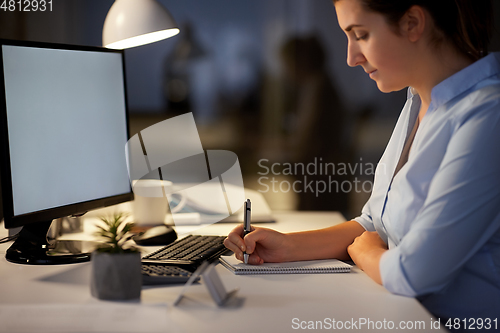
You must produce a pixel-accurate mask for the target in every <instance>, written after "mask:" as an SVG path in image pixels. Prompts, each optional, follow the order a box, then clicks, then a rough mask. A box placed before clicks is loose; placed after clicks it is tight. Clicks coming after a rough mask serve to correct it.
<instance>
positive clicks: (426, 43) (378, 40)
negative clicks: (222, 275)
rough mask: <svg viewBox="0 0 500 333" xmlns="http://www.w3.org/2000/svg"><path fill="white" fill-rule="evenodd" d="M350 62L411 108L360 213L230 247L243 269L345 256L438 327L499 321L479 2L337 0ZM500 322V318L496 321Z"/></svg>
mask: <svg viewBox="0 0 500 333" xmlns="http://www.w3.org/2000/svg"><path fill="white" fill-rule="evenodd" d="M334 4H335V8H336V12H337V17H338V21H339V25H340V27H341V28H342V29H343V31H344V32H345V34H346V35H347V39H348V52H347V53H348V55H347V63H348V65H349V66H353V67H354V66H361V67H363V69H364V70H365V72H366V73H367V75H369V76H370V77H371V78H372V79H373V80H374V81H375V82H376V83H377V86H378V88H379V89H380V90H381V91H382V92H390V91H396V90H401V89H403V88H406V87H408V99H407V101H406V104H405V105H404V108H403V110H402V112H401V115H400V117H399V120H398V122H397V124H396V127H395V129H394V132H393V134H392V136H391V139H390V141H389V143H388V145H387V148H386V150H385V152H384V154H383V156H382V158H381V160H380V164H379V165H384V167H383V168H382V167H380V168H379V169H378V170H377V172H376V175H375V182H374V187H373V191H372V194H371V197H370V199H369V200H368V202H367V203H366V205H365V206H364V208H363V210H362V214H361V216H359V217H357V218H355V219H354V220H352V221H347V222H345V223H342V224H340V225H336V226H333V227H330V228H327V229H322V230H314V231H305V232H299V233H290V234H283V233H279V232H276V231H273V230H270V229H265V228H257V227H255V230H254V231H253V232H252V233H250V234H248V235H247V236H245V238H244V239H243V238H242V227H237V228H235V229H234V230H233V231H232V232H231V233H230V234H229V235H228V237H227V239H226V240H225V245H226V247H228V248H229V249H231V250H232V251H234V252H235V254H236V257H237V258H239V259H240V260H241V259H242V258H243V255H242V251H246V252H247V253H251V255H250V258H249V260H250V263H252V264H261V263H263V262H281V261H295V260H309V259H321V258H338V259H348V258H351V259H352V260H353V261H354V262H355V263H356V265H357V266H358V267H360V268H361V269H362V270H364V271H365V272H366V273H367V274H368V275H369V276H370V277H371V278H372V279H373V280H374V281H376V282H377V283H379V284H382V285H383V286H384V287H385V288H386V289H388V290H389V291H391V292H393V293H395V294H400V295H405V296H413V297H418V298H419V300H420V301H421V302H422V304H423V305H424V306H425V307H427V309H428V310H429V311H430V312H432V313H433V314H434V315H436V316H439V317H441V318H460V319H466V320H470V319H477V318H490V319H491V320H493V319H495V318H497V317H500V54H487V51H486V47H487V45H488V43H489V36H490V31H491V30H490V22H491V17H490V15H491V14H490V13H491V9H490V6H491V2H490V1H486V0H439V1H436V0H334ZM498 321H500V318H498V319H497V322H498Z"/></svg>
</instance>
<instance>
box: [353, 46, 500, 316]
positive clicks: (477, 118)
mask: <svg viewBox="0 0 500 333" xmlns="http://www.w3.org/2000/svg"><path fill="white" fill-rule="evenodd" d="M419 107H420V97H419V96H418V95H415V94H413V93H412V88H410V89H409V90H408V99H407V101H406V104H405V106H404V108H403V111H402V112H401V115H400V117H399V120H398V122H397V124H396V127H395V129H394V132H393V133H392V136H391V139H390V141H389V143H388V145H387V148H386V150H385V152H384V154H383V156H382V158H381V160H380V162H379V165H378V166H377V170H376V174H375V182H374V186H373V191H372V194H371V197H370V199H369V200H368V202H367V203H366V205H365V206H364V208H363V211H362V215H361V216H359V217H357V218H356V219H355V220H356V221H357V222H358V223H360V224H361V225H362V226H363V227H364V228H365V229H366V230H369V231H375V230H376V231H377V232H378V234H379V235H380V236H381V237H382V239H383V240H384V241H386V243H387V244H388V246H389V250H388V251H387V252H386V253H384V255H383V256H382V259H381V261H380V272H381V275H382V281H383V285H384V287H385V288H386V289H388V290H389V291H391V292H393V293H395V294H400V295H405V296H414V297H415V296H416V297H419V299H420V300H421V302H422V304H423V305H424V306H425V307H426V308H427V309H428V310H429V311H430V312H432V313H434V314H435V315H437V316H440V317H447V318H478V317H482V318H488V317H489V318H492V319H493V318H497V317H499V320H500V53H492V54H490V55H488V56H486V57H485V58H482V59H481V60H479V61H477V62H475V63H473V64H472V65H470V66H469V67H467V68H465V69H463V70H462V71H460V72H458V73H456V74H454V75H453V76H451V77H449V78H447V79H446V80H444V81H443V82H441V83H439V84H438V85H436V86H435V87H434V88H433V90H432V94H431V104H430V106H429V109H428V111H427V113H426V115H425V116H424V118H423V120H422V123H421V124H420V125H419V128H418V131H417V133H416V135H415V139H414V141H413V145H412V148H411V151H410V154H409V158H408V162H407V163H406V164H405V165H404V166H403V168H402V169H401V170H400V171H399V172H398V173H397V174H396V176H394V177H393V174H394V170H395V168H396V165H397V163H398V160H399V156H400V154H401V152H402V150H403V146H404V144H405V140H406V138H407V137H408V136H409V134H410V132H411V130H412V129H413V125H414V124H415V121H416V119H417V115H418V112H419Z"/></svg>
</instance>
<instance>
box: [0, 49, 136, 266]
mask: <svg viewBox="0 0 500 333" xmlns="http://www.w3.org/2000/svg"><path fill="white" fill-rule="evenodd" d="M0 47H1V50H0V179H1V189H2V198H3V215H4V220H5V227H6V228H15V227H20V226H23V228H22V230H21V232H20V234H19V237H18V238H17V240H16V241H15V242H14V244H13V245H12V246H11V247H10V248H9V250H8V251H7V253H6V258H7V260H9V261H11V262H16V263H25V264H62V263H72V262H82V261H87V260H90V252H91V251H92V250H93V248H92V246H90V244H89V243H85V242H68V241H52V240H47V232H48V230H49V227H50V225H51V223H52V220H54V219H57V218H60V217H65V216H71V215H78V214H82V213H84V212H86V211H89V210H92V209H97V208H100V207H105V206H110V205H114V204H118V203H121V202H124V201H128V200H132V199H133V193H132V189H131V186H130V181H129V177H128V171H127V164H126V158H125V144H126V142H127V140H128V115H127V103H126V88H125V71H124V54H123V51H118V50H108V49H103V48H98V47H87V46H75V45H62V44H47V43H38V42H25V41H8V40H0Z"/></svg>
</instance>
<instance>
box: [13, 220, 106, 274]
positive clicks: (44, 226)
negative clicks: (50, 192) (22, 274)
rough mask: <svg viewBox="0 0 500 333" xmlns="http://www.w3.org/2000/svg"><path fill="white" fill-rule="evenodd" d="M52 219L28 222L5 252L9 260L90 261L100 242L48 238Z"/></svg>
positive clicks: (33, 262) (37, 262) (30, 262)
mask: <svg viewBox="0 0 500 333" xmlns="http://www.w3.org/2000/svg"><path fill="white" fill-rule="evenodd" d="M51 223H52V221H45V222H38V223H33V224H28V225H25V226H24V227H23V229H22V230H21V231H20V233H19V237H18V238H17V239H16V241H15V242H14V243H13V244H12V245H11V247H10V248H9V249H8V250H7V252H6V254H5V259H7V261H9V262H12V263H16V264H27V265H61V264H74V263H80V262H86V261H90V255H91V253H92V252H93V251H94V250H95V249H96V247H97V246H98V245H102V244H100V243H98V242H90V241H73V240H47V232H48V230H49V228H50V225H51Z"/></svg>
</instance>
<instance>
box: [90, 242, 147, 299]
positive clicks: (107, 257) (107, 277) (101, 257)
mask: <svg viewBox="0 0 500 333" xmlns="http://www.w3.org/2000/svg"><path fill="white" fill-rule="evenodd" d="M141 288H142V275H141V254H140V253H139V252H137V253H123V254H111V253H103V252H93V253H92V276H91V280H90V292H91V294H92V296H94V297H96V298H99V299H103V300H116V301H118V300H121V301H123V300H138V299H140V298H141Z"/></svg>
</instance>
